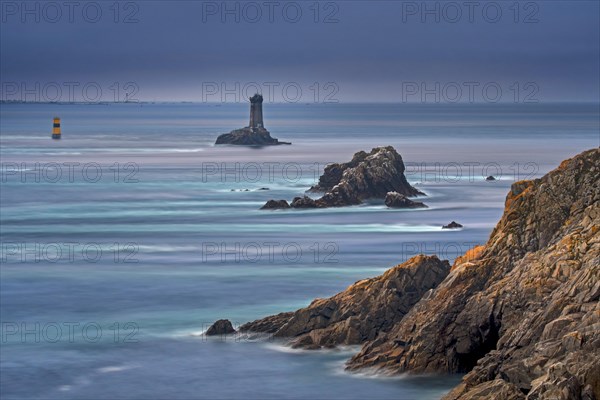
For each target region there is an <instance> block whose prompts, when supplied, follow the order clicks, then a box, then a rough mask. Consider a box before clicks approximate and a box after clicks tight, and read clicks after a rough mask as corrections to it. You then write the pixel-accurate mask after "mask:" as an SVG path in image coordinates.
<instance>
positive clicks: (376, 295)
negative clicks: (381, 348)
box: [240, 256, 450, 349]
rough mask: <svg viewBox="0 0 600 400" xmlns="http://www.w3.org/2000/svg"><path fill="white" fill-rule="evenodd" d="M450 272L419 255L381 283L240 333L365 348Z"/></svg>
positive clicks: (365, 283) (360, 285)
mask: <svg viewBox="0 0 600 400" xmlns="http://www.w3.org/2000/svg"><path fill="white" fill-rule="evenodd" d="M449 272H450V264H448V262H447V261H440V260H439V259H438V258H437V257H435V256H430V257H427V256H417V257H413V258H411V259H410V260H408V261H407V262H405V263H403V264H401V265H398V266H396V267H394V268H391V269H389V270H388V271H386V272H385V273H384V274H383V275H381V276H378V277H376V278H371V279H364V280H362V281H358V282H356V283H355V284H353V285H352V286H350V287H349V288H348V289H346V290H345V291H343V292H341V293H339V294H337V295H335V296H333V297H330V298H328V299H316V300H315V301H313V302H312V303H311V304H310V305H309V306H308V307H306V308H302V309H300V310H298V311H296V312H291V313H283V314H278V315H274V316H271V317H267V318H264V319H261V320H258V321H254V322H250V323H248V324H245V325H242V326H241V327H240V331H252V332H268V333H273V334H274V336H276V337H284V338H291V345H292V346H293V347H302V348H307V349H317V348H320V347H333V346H335V345H340V344H346V345H351V344H361V343H364V342H365V341H367V340H373V339H375V338H376V337H377V336H378V335H379V333H380V332H385V331H387V330H389V329H390V328H391V327H392V326H393V325H394V324H395V323H396V322H398V321H400V320H401V319H402V317H403V316H404V315H405V314H406V313H407V312H408V311H409V310H410V308H411V307H412V306H413V305H414V304H415V303H417V301H419V299H421V297H422V296H423V295H424V294H425V293H427V292H428V291H429V290H430V289H432V288H434V287H436V286H437V285H438V284H439V283H440V282H441V281H442V280H443V279H444V278H445V277H446V276H447V275H448V273H449Z"/></svg>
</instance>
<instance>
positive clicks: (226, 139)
mask: <svg viewBox="0 0 600 400" xmlns="http://www.w3.org/2000/svg"><path fill="white" fill-rule="evenodd" d="M262 103H263V97H262V95H260V94H258V93H257V94H255V95H254V96H252V97H250V124H249V125H248V126H247V127H245V128H241V129H236V130H234V131H231V132H229V133H224V134H222V135H219V137H218V138H217V141H216V142H215V144H234V145H242V146H272V145H279V144H291V143H289V142H280V141H279V140H277V139H275V138H273V137H271V134H270V133H269V131H268V130H266V129H265V127H264V122H263V112H262Z"/></svg>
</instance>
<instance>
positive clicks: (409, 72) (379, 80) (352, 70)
mask: <svg viewBox="0 0 600 400" xmlns="http://www.w3.org/2000/svg"><path fill="white" fill-rule="evenodd" d="M47 3H48V2H21V1H17V2H14V1H4V0H3V1H2V2H1V4H2V9H1V12H2V15H1V18H2V25H1V39H0V44H1V65H0V72H1V80H2V84H3V87H2V90H3V93H2V98H3V99H8V98H7V94H8V95H11V96H12V98H13V99H14V98H15V97H18V96H19V95H20V94H21V93H20V91H21V90H22V84H25V87H26V88H32V87H35V85H36V84H38V85H40V86H41V87H42V88H43V87H44V86H45V85H47V83H48V82H54V83H58V84H59V85H61V86H63V85H64V83H65V82H78V83H79V84H80V85H85V84H86V83H89V82H97V83H98V84H99V85H100V86H101V87H102V88H103V90H104V92H105V94H106V93H107V92H109V91H110V90H111V89H109V87H110V85H111V84H112V83H113V82H119V85H120V86H124V85H125V83H127V82H134V83H135V85H137V88H138V89H139V90H138V91H137V93H136V94H135V97H136V98H137V99H140V100H157V101H180V100H185V101H203V100H208V101H221V100H223V99H225V100H228V101H235V100H237V97H238V95H240V93H241V90H242V89H243V88H244V86H246V88H248V87H249V86H248V85H250V84H251V83H252V82H255V83H258V84H259V85H260V86H261V89H262V90H263V92H264V91H267V90H269V85H271V86H270V87H271V88H272V89H270V90H272V91H273V94H274V96H275V99H274V100H277V101H279V100H281V98H282V96H283V94H282V91H283V88H284V87H286V88H287V90H292V92H293V91H295V90H296V89H295V88H296V87H300V88H301V90H302V91H303V95H302V100H301V101H302V102H307V101H309V100H312V98H314V97H315V96H318V98H319V99H324V98H325V97H327V95H328V94H331V97H332V98H333V99H336V100H339V101H342V102H361V101H365V102H390V101H397V102H400V101H403V100H409V101H411V100H415V101H419V100H421V99H422V95H423V93H421V90H422V89H423V88H425V89H427V88H429V89H431V90H434V91H435V90H436V89H435V88H436V84H437V85H438V87H439V88H440V89H439V90H438V95H440V93H439V92H441V91H443V90H445V91H446V92H444V93H442V94H441V95H442V96H445V97H448V98H452V99H453V98H455V97H456V95H457V94H456V93H457V92H456V85H458V86H459V87H460V88H461V90H463V91H464V92H463V93H462V94H461V98H460V100H461V101H462V100H467V99H468V90H469V87H471V88H472V90H474V92H473V94H474V96H475V98H474V100H475V101H478V100H481V96H482V90H483V87H485V86H486V85H488V87H489V86H490V84H491V85H492V86H493V87H492V89H494V90H495V88H497V87H499V88H500V89H501V90H502V91H503V96H502V101H512V100H513V99H514V96H515V94H516V93H517V94H518V95H519V99H522V98H523V97H527V96H530V97H531V98H533V99H537V100H539V101H547V102H555V101H596V102H597V101H598V99H599V85H600V83H599V71H600V61H599V60H600V50H599V49H600V31H599V24H600V22H599V21H600V6H599V4H600V2H598V1H573V0H569V1H552V0H551V1H532V2H527V1H520V2H518V3H517V2H516V1H496V2H488V1H479V2H466V1H457V2H447V1H443V2H436V1H428V2H421V1H418V2H406V1H334V2H319V3H316V2H314V1H297V2H288V1H279V2H265V1H257V2H220V1H219V2H205V1H169V2H166V1H133V2H120V3H117V4H116V6H115V2H113V1H98V2H86V1H80V2H78V4H77V5H75V4H72V5H71V6H66V5H65V4H66V3H64V2H62V1H59V2H56V3H54V5H50V6H48V5H47ZM50 3H52V2H50ZM90 3H92V4H90ZM98 11H100V12H101V13H102V14H101V15H100V16H98V14H97V12H98ZM117 11H118V12H117ZM317 11H318V12H317ZM258 12H260V15H259V14H258ZM298 12H301V15H299V14H298ZM498 12H500V13H501V15H500V14H498ZM58 13H60V15H59V14H58ZM236 20H237V21H236ZM93 21H96V22H93ZM115 21H117V22H115ZM125 22H127V23H125ZM269 82H272V83H269ZM13 83H17V85H19V89H18V91H19V92H17V93H16V94H15V86H14V85H13V86H11V85H12V84H13ZM264 83H267V86H266V87H265V85H264ZM315 83H317V85H316V87H318V88H319V93H318V95H317V94H316V87H315V86H314V84H315ZM215 84H216V85H217V86H216V87H218V89H215V86H214V85H215ZM332 84H333V85H332ZM414 84H416V86H414ZM515 84H516V85H517V86H515ZM7 85H8V86H7ZM223 85H225V87H227V88H229V90H230V92H231V93H230V94H229V95H228V96H224V93H223V92H222V90H223ZM236 85H239V89H238V88H237V87H236ZM423 85H425V86H423ZM469 85H470V86H469ZM527 85H528V86H527ZM250 86H251V85H250ZM290 87H291V88H290ZM415 88H418V89H416V93H414V92H415ZM7 90H8V91H9V92H10V93H7ZM40 90H41V89H40ZM65 90H66V89H65ZM79 90H80V89H77V90H76V91H75V92H76V93H78V91H79ZM215 90H216V93H214V92H215ZM247 90H249V91H254V90H253V88H250V89H247ZM410 90H412V92H410ZM234 92H237V93H236V94H234ZM333 92H335V93H333ZM533 92H536V93H535V94H532V93H533ZM211 93H214V94H211ZM288 94H289V93H288ZM492 95H493V93H492ZM64 96H65V95H63V98H64ZM107 96H108V95H107ZM291 96H293V93H292V94H291ZM403 96H404V99H403ZM224 97H225V98H224ZM434 98H435V95H434V94H431V95H429V98H428V97H427V96H425V99H426V100H427V99H429V100H430V101H431V100H432V99H434Z"/></svg>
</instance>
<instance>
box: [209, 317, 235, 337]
mask: <svg viewBox="0 0 600 400" xmlns="http://www.w3.org/2000/svg"><path fill="white" fill-rule="evenodd" d="M230 333H235V329H233V325H231V321H229V320H228V319H220V320H218V321H216V322H215V323H214V324H212V325H211V326H210V328H208V330H207V331H206V336H216V335H227V334H230Z"/></svg>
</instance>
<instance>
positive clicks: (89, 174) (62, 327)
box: [0, 102, 600, 400]
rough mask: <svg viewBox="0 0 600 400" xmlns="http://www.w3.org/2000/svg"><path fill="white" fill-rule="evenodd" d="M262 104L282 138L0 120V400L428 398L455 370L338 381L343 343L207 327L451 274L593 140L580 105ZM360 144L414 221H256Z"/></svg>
mask: <svg viewBox="0 0 600 400" xmlns="http://www.w3.org/2000/svg"><path fill="white" fill-rule="evenodd" d="M263 108H264V118H265V125H266V128H267V129H269V131H270V132H271V134H272V136H274V137H276V138H279V139H280V140H282V141H289V142H292V143H293V144H292V145H289V146H287V145H282V146H271V147H263V148H248V147H236V146H215V145H214V142H215V139H216V137H217V136H218V134H221V133H226V132H229V131H231V130H232V129H236V128H240V127H243V126H246V125H247V124H248V121H247V119H248V109H249V105H248V103H245V102H242V103H236V104H209V103H120V104H2V105H1V106H0V158H1V160H0V164H1V171H0V172H1V173H0V179H1V191H0V202H1V207H0V242H1V245H0V247H1V249H0V257H1V266H0V320H1V321H0V322H1V327H2V330H1V334H2V337H1V354H0V384H1V386H0V394H1V397H2V398H3V399H167V398H168V399H391V398H393V399H397V400H409V399H419V400H422V399H439V398H440V397H442V396H443V395H444V394H445V393H447V392H448V391H449V390H450V389H451V388H452V387H453V386H454V385H456V384H457V383H458V382H459V381H460V379H461V375H459V374H453V375H444V374H439V375H425V376H413V375H400V376H386V375H380V374H376V373H372V372H370V371H364V372H362V373H358V374H357V373H349V372H346V371H345V369H344V364H345V362H346V361H347V360H348V359H349V358H350V357H351V356H352V354H354V353H355V352H356V351H358V348H356V347H343V348H339V349H330V350H322V351H301V350H294V349H291V348H288V347H286V346H285V343H282V342H280V341H277V340H274V339H272V338H269V337H264V336H248V335H231V336H226V337H207V336H206V335H205V334H204V333H205V331H206V329H207V328H208V327H209V326H210V324H211V323H212V322H214V321H216V320H218V319H229V320H231V321H232V323H233V324H234V326H239V325H240V324H243V323H245V322H248V321H252V320H255V319H258V318H261V317H264V316H267V315H271V314H275V313H279V312H282V311H290V310H295V309H298V308H301V307H304V306H307V305H308V304H310V302H311V301H312V300H313V299H315V298H323V297H328V296H332V295H334V294H336V293H338V292H340V291H342V290H344V289H345V288H346V287H348V286H349V285H351V284H352V283H354V282H356V281H358V280H361V279H364V278H368V277H374V276H377V275H379V274H381V273H383V272H384V271H385V270H386V269H388V268H390V267H393V266H395V265H397V264H399V263H401V262H403V261H406V260H407V259H409V258H410V257H412V256H414V255H416V254H419V253H425V254H438V255H439V256H440V257H441V258H445V259H448V260H449V261H450V262H452V261H453V260H454V258H456V257H457V256H458V255H461V254H462V253H464V252H465V251H466V250H468V249H469V248H471V247H473V246H475V245H478V244H483V243H485V242H486V241H487V239H488V237H489V235H490V233H491V231H492V229H493V228H494V226H495V224H496V223H497V221H498V220H499V218H500V217H501V215H502V212H503V209H504V200H505V197H506V194H507V193H508V191H509V190H510V187H511V184H513V183H514V182H516V181H519V180H523V179H534V178H539V177H541V176H542V175H544V174H545V173H547V172H548V171H550V170H552V169H554V168H556V167H557V166H558V165H559V164H560V162H561V161H562V160H564V159H566V158H569V157H572V156H574V155H576V154H578V153H579V152H581V151H583V150H586V149H590V148H594V147H598V146H599V145H600V137H599V135H600V134H599V132H600V127H599V121H600V113H599V107H598V104H576V103H570V104H561V103H544V104H541V103H540V104H341V103H340V104H312V103H311V104H275V103H273V104H269V103H265V104H264V105H263ZM54 117H59V118H60V119H61V131H62V138H61V139H60V140H53V139H51V137H50V136H51V131H52V122H53V121H52V119H53V118H54ZM377 146H393V147H394V148H395V149H396V150H397V151H398V152H399V153H400V154H401V155H402V158H403V160H404V163H405V166H406V171H405V174H406V176H407V179H408V180H409V182H410V183H411V184H412V185H414V186H415V187H417V188H418V189H419V190H421V191H422V192H424V193H425V194H426V195H425V196H421V197H419V198H418V200H419V201H423V202H425V203H426V204H427V205H428V208H426V209H410V210H407V209H388V208H387V207H386V206H385V205H384V204H383V201H381V200H379V201H368V202H365V203H364V204H361V205H358V206H352V207H346V208H334V209H319V210H260V207H261V206H262V205H263V204H264V203H265V202H266V201H267V200H269V199H277V200H279V199H285V200H287V201H291V200H292V199H293V198H294V197H296V196H302V195H304V194H305V191H306V190H307V189H308V188H310V187H311V186H312V185H314V184H315V183H316V182H317V181H318V177H319V175H320V174H321V173H322V172H323V169H324V167H325V166H326V165H327V164H329V163H332V162H345V161H349V160H350V159H351V157H352V155H353V154H354V153H356V152H358V151H361V150H364V151H367V152H368V151H370V150H371V149H372V148H374V147H377ZM488 176H494V177H495V180H493V181H492V180H490V181H488V180H486V177H488ZM309 195H310V196H315V194H309ZM451 221H456V222H458V223H460V224H462V225H463V228H462V229H457V230H447V229H442V226H443V225H445V224H448V223H450V222H451Z"/></svg>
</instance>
